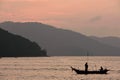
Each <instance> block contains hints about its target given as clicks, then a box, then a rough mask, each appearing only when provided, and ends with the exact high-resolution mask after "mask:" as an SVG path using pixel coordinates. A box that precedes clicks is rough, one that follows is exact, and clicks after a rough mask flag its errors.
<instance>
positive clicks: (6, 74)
mask: <svg viewBox="0 0 120 80" xmlns="http://www.w3.org/2000/svg"><path fill="white" fill-rule="evenodd" d="M86 61H88V64H89V70H98V69H99V68H100V66H103V67H104V68H108V69H111V71H109V72H108V73H109V74H107V75H104V74H103V75H100V74H91V75H77V74H76V73H75V72H72V71H71V69H70V66H73V67H75V68H78V69H84V64H85V62H86ZM0 80H120V57H108V56H107V57H97V56H96V57H88V58H87V57H75V56H70V57H37V58H35V57H29V58H26V57H24V58H1V59H0Z"/></svg>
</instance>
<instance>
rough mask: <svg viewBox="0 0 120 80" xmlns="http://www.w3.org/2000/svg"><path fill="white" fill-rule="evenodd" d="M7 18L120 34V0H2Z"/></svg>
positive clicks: (1, 13) (0, 16) (2, 17)
mask: <svg viewBox="0 0 120 80" xmlns="http://www.w3.org/2000/svg"><path fill="white" fill-rule="evenodd" d="M3 21H17V22H18V21H20V22H24V21H32V22H33V21H34V22H35V21H36V22H42V23H45V24H46V23H47V24H50V25H53V26H56V27H59V28H64V29H69V30H73V31H77V32H80V33H83V34H85V35H95V36H119V37H120V0H0V22H3Z"/></svg>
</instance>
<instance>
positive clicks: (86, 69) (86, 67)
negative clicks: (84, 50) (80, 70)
mask: <svg viewBox="0 0 120 80" xmlns="http://www.w3.org/2000/svg"><path fill="white" fill-rule="evenodd" d="M85 72H88V63H87V62H86V63H85Z"/></svg>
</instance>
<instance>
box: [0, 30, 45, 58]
mask: <svg viewBox="0 0 120 80" xmlns="http://www.w3.org/2000/svg"><path fill="white" fill-rule="evenodd" d="M36 56H37V57H38V56H47V54H46V51H45V50H42V49H41V48H40V47H39V46H38V45H37V44H36V43H35V42H31V41H30V40H28V39H26V38H23V37H21V36H18V35H14V34H11V33H9V32H8V31H5V30H3V29H0V57H36Z"/></svg>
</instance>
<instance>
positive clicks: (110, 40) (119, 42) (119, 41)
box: [90, 36, 120, 48]
mask: <svg viewBox="0 0 120 80" xmlns="http://www.w3.org/2000/svg"><path fill="white" fill-rule="evenodd" d="M90 37H91V38H92V39H94V40H97V41H99V42H101V43H104V44H107V45H110V46H114V47H118V48H120V38H119V37H96V36H90Z"/></svg>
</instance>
